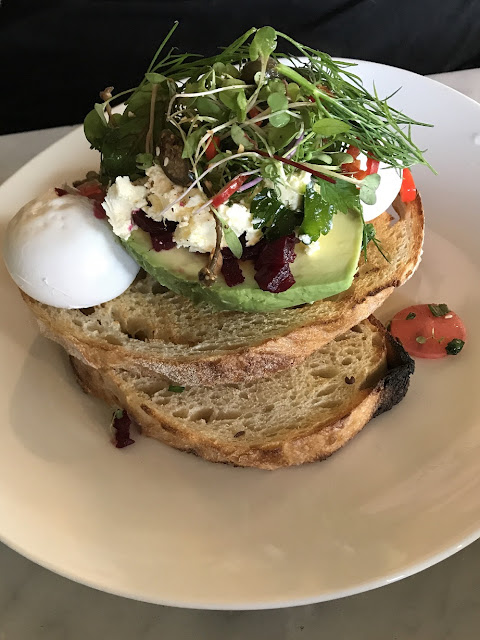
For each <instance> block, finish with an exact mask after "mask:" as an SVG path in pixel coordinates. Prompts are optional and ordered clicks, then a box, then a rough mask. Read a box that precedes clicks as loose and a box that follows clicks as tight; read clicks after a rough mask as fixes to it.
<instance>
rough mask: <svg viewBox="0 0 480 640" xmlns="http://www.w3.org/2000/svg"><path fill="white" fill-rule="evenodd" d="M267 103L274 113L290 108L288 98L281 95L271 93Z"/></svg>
mask: <svg viewBox="0 0 480 640" xmlns="http://www.w3.org/2000/svg"><path fill="white" fill-rule="evenodd" d="M267 103H268V106H269V107H270V109H271V110H272V111H281V110H282V109H287V108H288V98H287V96H286V95H283V94H281V93H271V94H270V95H269V96H268V98H267Z"/></svg>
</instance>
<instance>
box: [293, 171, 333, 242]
mask: <svg viewBox="0 0 480 640" xmlns="http://www.w3.org/2000/svg"><path fill="white" fill-rule="evenodd" d="M326 184H328V183H326ZM303 212H304V215H303V222H302V226H301V227H300V229H299V232H298V233H299V235H302V236H303V235H307V236H309V238H310V242H314V241H315V240H318V238H319V237H320V235H324V236H325V235H327V233H328V232H329V231H330V229H331V228H332V223H333V214H334V213H336V212H337V210H336V208H335V206H334V205H333V204H330V203H329V202H328V200H325V198H324V197H323V196H322V193H321V192H320V189H318V188H317V189H315V184H314V183H313V182H310V183H309V184H308V185H307V188H306V190H305V196H304V198H303Z"/></svg>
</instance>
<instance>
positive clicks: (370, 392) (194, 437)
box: [70, 317, 414, 470]
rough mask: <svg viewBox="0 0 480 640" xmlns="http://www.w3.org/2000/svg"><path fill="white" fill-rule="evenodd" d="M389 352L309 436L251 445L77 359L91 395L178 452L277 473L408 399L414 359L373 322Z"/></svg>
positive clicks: (326, 452) (330, 449) (330, 448)
mask: <svg viewBox="0 0 480 640" xmlns="http://www.w3.org/2000/svg"><path fill="white" fill-rule="evenodd" d="M369 321H370V322H371V323H372V324H373V325H374V326H375V328H376V330H377V332H378V333H379V334H380V335H381V337H382V345H383V346H382V348H383V347H385V348H386V351H387V371H386V373H385V374H384V375H383V376H382V377H381V379H380V380H378V381H377V382H376V383H375V384H374V385H373V386H372V387H371V388H367V389H362V390H359V391H358V393H357V394H356V395H355V397H354V398H353V399H352V401H351V402H350V403H349V404H348V405H345V406H342V407H341V408H339V410H338V412H337V413H336V415H335V418H334V419H332V420H331V421H330V422H329V423H328V424H325V423H323V424H321V425H319V424H318V422H316V421H315V417H314V416H312V418H311V423H310V425H309V428H308V431H307V432H306V433H305V432H304V431H303V432H302V435H301V436H298V435H297V433H296V431H295V430H294V429H293V430H290V431H288V432H287V433H286V434H284V435H282V436H281V437H279V438H278V439H277V440H276V441H274V442H271V441H264V442H262V443H258V442H254V443H250V444H249V443H245V442H243V441H242V439H241V438H239V439H236V438H235V436H233V438H231V439H230V440H228V442H225V440H219V439H218V438H216V437H215V431H214V430H212V432H211V433H210V434H209V436H208V437H206V436H205V433H202V434H199V432H198V430H196V429H195V424H192V425H191V426H190V427H189V426H186V425H185V422H181V421H180V420H178V419H176V418H175V417H174V416H173V415H171V414H169V413H168V412H166V411H165V410H163V409H162V407H158V406H156V405H154V404H153V403H151V402H148V400H142V399H141V398H139V397H138V395H137V394H135V393H132V391H131V389H129V388H128V386H127V385H125V384H122V381H121V378H120V377H118V376H117V375H116V374H115V372H114V371H113V370H110V371H105V370H103V371H102V370H99V369H94V368H93V367H90V366H88V365H85V363H83V362H81V361H79V360H77V359H75V358H73V357H71V358H70V362H71V364H72V367H73V370H74V372H75V375H76V378H77V381H78V382H79V384H80V385H81V387H82V388H83V390H84V391H85V392H86V393H90V394H92V395H94V396H96V397H97V398H100V399H102V400H104V401H105V402H107V403H108V404H110V405H111V406H113V407H118V406H120V407H122V408H123V409H125V410H126V411H127V412H128V413H129V415H130V416H131V418H132V419H133V420H134V421H135V422H136V423H137V424H138V425H139V427H140V429H141V431H142V433H144V434H145V435H147V436H149V437H152V438H155V439H157V440H159V441H161V442H163V443H164V444H167V445H169V446H171V447H174V448H176V449H180V450H182V451H187V452H189V453H194V454H195V455H198V456H200V457H201V458H204V459H205V460H208V461H210V462H222V463H227V464H232V465H235V466H241V467H254V468H257V469H266V470H273V469H279V468H282V467H288V466H293V465H300V464H304V463H306V462H314V461H317V460H324V459H325V458H328V457H329V456H330V455H332V454H333V453H334V452H335V451H337V450H338V449H340V448H341V447H343V446H344V445H345V444H346V443H347V442H349V441H350V440H351V439H352V438H353V437H354V436H355V435H356V434H357V433H359V432H360V431H361V430H362V429H363V427H364V426H365V425H366V424H367V423H368V422H369V421H370V420H371V419H372V418H374V417H375V416H377V415H379V414H380V413H383V412H385V411H388V410H390V409H391V408H392V407H393V406H394V405H395V404H397V403H398V402H400V400H402V398H403V397H404V396H405V394H406V392H407V390H408V386H409V379H410V376H411V374H412V373H413V371H414V363H413V360H412V359H411V358H410V357H409V356H408V354H407V353H406V352H405V350H404V349H403V347H402V346H401V344H400V343H399V342H398V341H397V340H395V339H394V338H393V337H392V336H391V334H390V333H389V332H387V331H386V330H385V328H384V327H383V325H382V324H381V323H380V322H379V321H378V320H376V319H375V318H373V317H371V318H369Z"/></svg>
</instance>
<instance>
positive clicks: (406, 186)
mask: <svg viewBox="0 0 480 640" xmlns="http://www.w3.org/2000/svg"><path fill="white" fill-rule="evenodd" d="M416 197H417V188H416V186H415V182H414V180H413V176H412V172H411V171H410V169H404V170H403V180H402V186H401V187H400V198H401V200H402V202H412V201H413V200H415V198H416Z"/></svg>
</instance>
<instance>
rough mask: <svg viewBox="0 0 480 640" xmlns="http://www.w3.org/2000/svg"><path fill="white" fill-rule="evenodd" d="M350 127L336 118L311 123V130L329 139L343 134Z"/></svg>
mask: <svg viewBox="0 0 480 640" xmlns="http://www.w3.org/2000/svg"><path fill="white" fill-rule="evenodd" d="M351 128H352V127H351V125H349V124H348V122H344V121H343V120H338V119H337V118H321V119H320V120H317V121H316V122H314V123H313V126H312V129H313V131H314V132H315V133H318V134H319V135H321V136H322V137H323V138H331V137H332V136H336V135H338V134H339V133H345V132H346V131H349V130H350V129H351Z"/></svg>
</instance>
